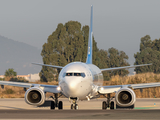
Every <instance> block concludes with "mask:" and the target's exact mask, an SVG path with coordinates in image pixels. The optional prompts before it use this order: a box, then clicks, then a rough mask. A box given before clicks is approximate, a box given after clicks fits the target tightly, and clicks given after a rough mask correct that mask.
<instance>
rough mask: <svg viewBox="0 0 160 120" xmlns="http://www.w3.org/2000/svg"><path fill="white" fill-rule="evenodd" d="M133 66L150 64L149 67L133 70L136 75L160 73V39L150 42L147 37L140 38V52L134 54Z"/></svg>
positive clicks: (149, 38)
mask: <svg viewBox="0 0 160 120" xmlns="http://www.w3.org/2000/svg"><path fill="white" fill-rule="evenodd" d="M134 57H135V63H134V64H135V65H139V64H148V63H152V65H151V66H143V67H137V68H135V71H136V73H144V72H154V73H160V62H159V59H160V39H159V40H157V39H155V40H153V41H152V40H151V37H150V36H149V35H146V36H144V37H142V38H141V43H140V52H137V54H134Z"/></svg>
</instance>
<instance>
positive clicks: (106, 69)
mask: <svg viewBox="0 0 160 120" xmlns="http://www.w3.org/2000/svg"><path fill="white" fill-rule="evenodd" d="M147 65H152V64H141V65H131V66H124V67H115V68H104V69H101V71H102V72H103V71H113V70H120V69H128V68H135V67H141V66H147Z"/></svg>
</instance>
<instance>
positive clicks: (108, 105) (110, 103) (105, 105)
mask: <svg viewBox="0 0 160 120" xmlns="http://www.w3.org/2000/svg"><path fill="white" fill-rule="evenodd" d="M104 97H105V98H107V101H103V102H102V109H103V110H105V109H107V108H110V109H114V102H113V101H111V100H112V99H113V98H111V96H110V94H107V97H106V96H105V95H104Z"/></svg>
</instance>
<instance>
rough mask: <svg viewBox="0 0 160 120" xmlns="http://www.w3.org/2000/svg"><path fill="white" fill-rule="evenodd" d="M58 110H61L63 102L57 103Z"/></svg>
mask: <svg viewBox="0 0 160 120" xmlns="http://www.w3.org/2000/svg"><path fill="white" fill-rule="evenodd" d="M58 109H63V102H62V101H59V104H58Z"/></svg>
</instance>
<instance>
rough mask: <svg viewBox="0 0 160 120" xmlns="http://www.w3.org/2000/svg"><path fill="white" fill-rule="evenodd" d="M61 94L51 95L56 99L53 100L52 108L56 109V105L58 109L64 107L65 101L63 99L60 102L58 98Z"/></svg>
mask: <svg viewBox="0 0 160 120" xmlns="http://www.w3.org/2000/svg"><path fill="white" fill-rule="evenodd" d="M60 96H61V95H60ZM60 96H58V94H54V97H53V96H50V98H52V99H54V101H51V106H50V109H55V107H58V109H63V102H62V101H59V102H58V98H59V97H60Z"/></svg>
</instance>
